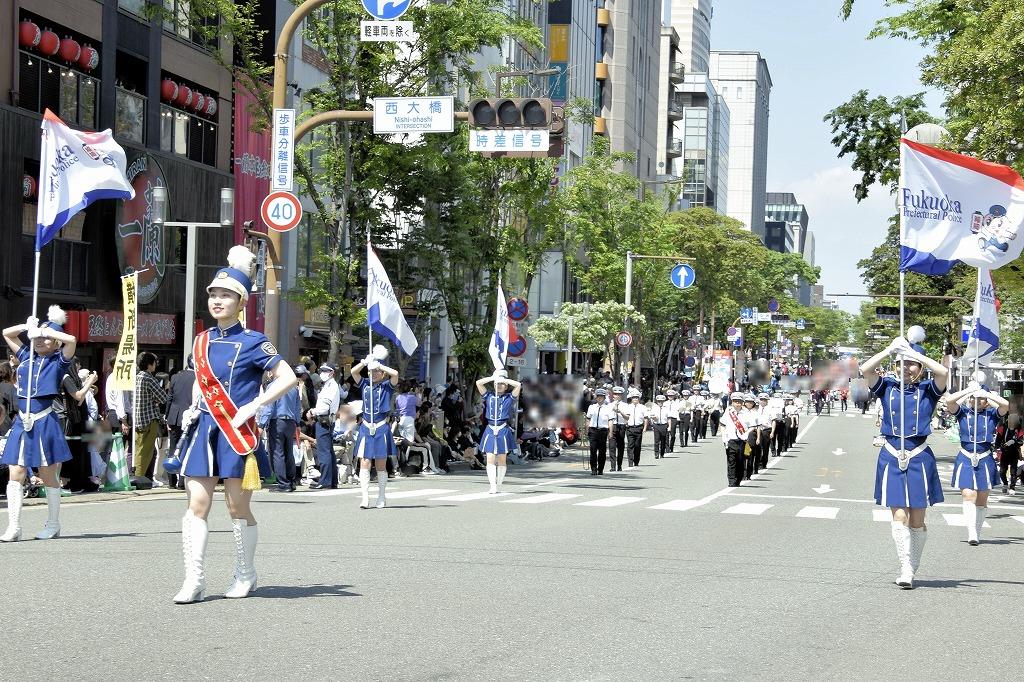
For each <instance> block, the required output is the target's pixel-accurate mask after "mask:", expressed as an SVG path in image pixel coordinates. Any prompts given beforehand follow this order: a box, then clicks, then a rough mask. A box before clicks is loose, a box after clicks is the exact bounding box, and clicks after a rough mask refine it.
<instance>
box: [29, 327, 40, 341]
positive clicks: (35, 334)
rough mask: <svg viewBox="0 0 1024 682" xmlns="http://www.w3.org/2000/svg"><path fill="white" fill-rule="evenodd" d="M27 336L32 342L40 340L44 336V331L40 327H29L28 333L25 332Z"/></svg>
mask: <svg viewBox="0 0 1024 682" xmlns="http://www.w3.org/2000/svg"><path fill="white" fill-rule="evenodd" d="M25 334H26V335H27V336H28V338H29V339H30V340H31V339H38V338H40V337H42V336H43V330H42V329H40V328H39V327H29V329H28V331H27V332H25Z"/></svg>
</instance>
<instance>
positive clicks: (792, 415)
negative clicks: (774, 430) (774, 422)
mask: <svg viewBox="0 0 1024 682" xmlns="http://www.w3.org/2000/svg"><path fill="white" fill-rule="evenodd" d="M783 414H784V415H785V417H786V450H789V449H790V448H791V447H793V446H794V445H796V437H797V434H799V432H800V405H798V404H797V401H796V399H795V398H794V397H793V396H791V395H789V394H786V406H785V407H784V408H783Z"/></svg>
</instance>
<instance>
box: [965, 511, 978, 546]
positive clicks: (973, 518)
mask: <svg viewBox="0 0 1024 682" xmlns="http://www.w3.org/2000/svg"><path fill="white" fill-rule="evenodd" d="M962 505H963V510H964V512H963V513H964V525H965V526H967V544H969V545H976V544H978V525H977V520H978V507H977V505H975V503H974V502H968V501H967V500H964V501H963V502H962Z"/></svg>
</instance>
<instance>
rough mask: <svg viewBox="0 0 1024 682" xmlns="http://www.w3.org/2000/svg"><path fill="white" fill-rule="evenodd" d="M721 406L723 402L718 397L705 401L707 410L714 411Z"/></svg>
mask: <svg viewBox="0 0 1024 682" xmlns="http://www.w3.org/2000/svg"><path fill="white" fill-rule="evenodd" d="M720 407H721V403H720V402H718V398H708V399H707V400H705V401H704V411H705V412H714V411H715V410H718V409H720Z"/></svg>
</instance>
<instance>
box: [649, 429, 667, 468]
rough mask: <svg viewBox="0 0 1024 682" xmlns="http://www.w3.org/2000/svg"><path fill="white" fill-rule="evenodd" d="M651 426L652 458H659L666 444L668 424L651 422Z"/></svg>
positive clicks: (662, 455) (662, 454) (663, 452)
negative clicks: (652, 433)
mask: <svg viewBox="0 0 1024 682" xmlns="http://www.w3.org/2000/svg"><path fill="white" fill-rule="evenodd" d="M651 428H652V430H653V431H654V459H661V458H662V457H664V456H665V450H666V449H667V446H668V424H653V425H652V426H651Z"/></svg>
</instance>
